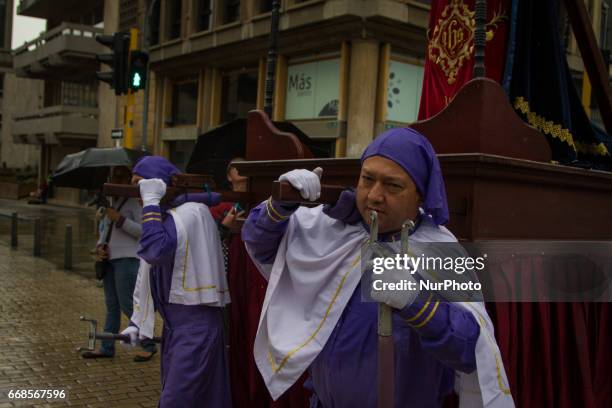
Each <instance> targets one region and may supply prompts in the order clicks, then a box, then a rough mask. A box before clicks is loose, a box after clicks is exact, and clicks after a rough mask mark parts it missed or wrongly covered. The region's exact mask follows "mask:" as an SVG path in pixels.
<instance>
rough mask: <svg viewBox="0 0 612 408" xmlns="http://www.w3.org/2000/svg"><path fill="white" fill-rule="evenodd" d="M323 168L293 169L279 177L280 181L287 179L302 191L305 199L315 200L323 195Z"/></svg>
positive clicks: (301, 193)
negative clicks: (311, 169)
mask: <svg viewBox="0 0 612 408" xmlns="http://www.w3.org/2000/svg"><path fill="white" fill-rule="evenodd" d="M322 174H323V169H322V168H321V167H317V168H316V169H314V170H313V171H310V170H305V169H296V170H291V171H289V172H287V173H285V174H283V175H282V176H280V177H279V178H278V181H286V182H287V183H289V184H291V185H292V186H293V187H294V188H296V189H297V190H299V191H300V195H301V196H302V198H303V199H305V200H308V201H315V200H316V199H317V198H319V196H320V195H321V175H322Z"/></svg>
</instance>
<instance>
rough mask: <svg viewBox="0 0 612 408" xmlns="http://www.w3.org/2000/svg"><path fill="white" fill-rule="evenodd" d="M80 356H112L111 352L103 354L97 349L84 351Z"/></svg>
mask: <svg viewBox="0 0 612 408" xmlns="http://www.w3.org/2000/svg"><path fill="white" fill-rule="evenodd" d="M81 357H83V358H113V357H114V356H113V355H112V354H105V353H102V352H99V351H86V352H84V353H81Z"/></svg>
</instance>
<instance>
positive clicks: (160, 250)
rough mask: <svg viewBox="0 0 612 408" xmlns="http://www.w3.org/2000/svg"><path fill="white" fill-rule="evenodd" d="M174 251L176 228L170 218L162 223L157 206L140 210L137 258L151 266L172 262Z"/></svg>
mask: <svg viewBox="0 0 612 408" xmlns="http://www.w3.org/2000/svg"><path fill="white" fill-rule="evenodd" d="M175 251H176V228H175V226H174V220H173V219H172V217H170V216H167V217H166V219H165V220H163V221H162V215H161V210H160V208H159V206H157V205H149V206H146V207H144V208H143V209H142V235H141V236H140V250H139V251H138V256H140V257H141V258H142V259H144V260H145V261H147V262H148V263H149V264H151V265H159V264H162V263H167V262H170V261H172V259H173V258H174V252H175Z"/></svg>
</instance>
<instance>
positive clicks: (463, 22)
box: [419, 0, 511, 120]
mask: <svg viewBox="0 0 612 408" xmlns="http://www.w3.org/2000/svg"><path fill="white" fill-rule="evenodd" d="M510 4H511V1H510V0H489V1H487V23H486V31H487V45H486V49H485V66H486V71H487V77H489V78H491V79H494V80H495V81H497V82H500V81H501V78H502V75H503V72H504V65H505V58H506V39H507V34H508V22H509V16H510ZM475 28H476V21H475V16H474V0H433V1H432V2H431V12H430V14H429V29H428V30H427V37H428V38H427V39H428V41H427V50H426V58H425V74H424V78H423V92H422V96H421V106H420V109H419V120H422V119H427V118H429V117H431V116H433V115H435V114H436V113H438V112H439V111H441V110H442V109H443V108H444V107H445V106H446V105H448V103H449V102H450V101H451V100H452V99H453V97H454V96H455V94H456V93H457V91H458V90H459V89H460V88H461V87H462V86H463V85H464V84H465V83H466V82H468V81H469V80H470V79H472V69H473V67H474V31H475Z"/></svg>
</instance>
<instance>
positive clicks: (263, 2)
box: [259, 0, 274, 13]
mask: <svg viewBox="0 0 612 408" xmlns="http://www.w3.org/2000/svg"><path fill="white" fill-rule="evenodd" d="M272 3H274V1H273V0H260V2H259V12H260V13H267V12H268V11H272Z"/></svg>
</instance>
